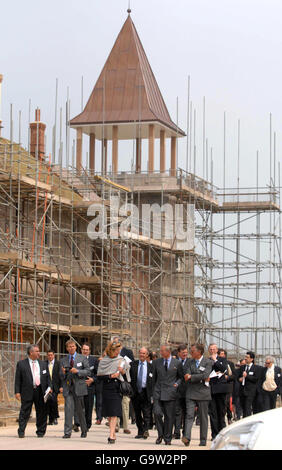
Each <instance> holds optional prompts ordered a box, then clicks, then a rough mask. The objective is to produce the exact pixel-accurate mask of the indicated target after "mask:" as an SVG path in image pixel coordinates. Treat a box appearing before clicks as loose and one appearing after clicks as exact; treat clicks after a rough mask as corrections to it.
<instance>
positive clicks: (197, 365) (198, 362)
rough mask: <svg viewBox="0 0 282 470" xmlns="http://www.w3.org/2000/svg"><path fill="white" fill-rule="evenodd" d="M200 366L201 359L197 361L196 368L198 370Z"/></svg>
mask: <svg viewBox="0 0 282 470" xmlns="http://www.w3.org/2000/svg"><path fill="white" fill-rule="evenodd" d="M199 364H200V361H199V359H196V367H197V369H198V367H199Z"/></svg>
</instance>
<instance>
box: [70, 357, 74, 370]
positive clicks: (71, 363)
mask: <svg viewBox="0 0 282 470" xmlns="http://www.w3.org/2000/svg"><path fill="white" fill-rule="evenodd" d="M73 364H74V360H73V356H71V359H70V366H71V368H73Z"/></svg>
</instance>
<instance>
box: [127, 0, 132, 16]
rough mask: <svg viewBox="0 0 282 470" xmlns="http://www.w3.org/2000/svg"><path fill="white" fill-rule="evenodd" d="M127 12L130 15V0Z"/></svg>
mask: <svg viewBox="0 0 282 470" xmlns="http://www.w3.org/2000/svg"><path fill="white" fill-rule="evenodd" d="M127 13H128V14H129V15H130V13H131V8H130V0H128V8H127Z"/></svg>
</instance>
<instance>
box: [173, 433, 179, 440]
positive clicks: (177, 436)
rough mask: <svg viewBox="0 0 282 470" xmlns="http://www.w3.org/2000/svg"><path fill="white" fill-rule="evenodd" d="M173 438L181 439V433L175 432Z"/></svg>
mask: <svg viewBox="0 0 282 470" xmlns="http://www.w3.org/2000/svg"><path fill="white" fill-rule="evenodd" d="M172 438H173V439H180V434H173V436H172Z"/></svg>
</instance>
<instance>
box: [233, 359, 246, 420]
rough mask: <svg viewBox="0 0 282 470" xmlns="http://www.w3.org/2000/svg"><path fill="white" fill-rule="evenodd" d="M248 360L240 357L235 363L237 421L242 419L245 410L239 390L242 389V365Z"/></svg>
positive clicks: (234, 386)
mask: <svg viewBox="0 0 282 470" xmlns="http://www.w3.org/2000/svg"><path fill="white" fill-rule="evenodd" d="M245 365H246V361H245V359H240V361H239V362H237V364H236V365H235V381H234V385H233V403H234V406H235V421H238V420H239V419H241V417H242V415H243V410H242V407H241V402H240V396H239V390H240V384H239V374H240V367H241V366H245Z"/></svg>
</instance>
